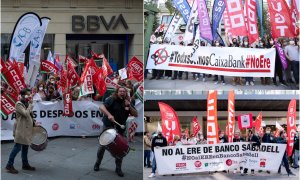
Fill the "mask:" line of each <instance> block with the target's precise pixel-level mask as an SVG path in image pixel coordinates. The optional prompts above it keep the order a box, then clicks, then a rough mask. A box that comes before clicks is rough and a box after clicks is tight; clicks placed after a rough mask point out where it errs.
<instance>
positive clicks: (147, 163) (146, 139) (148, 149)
mask: <svg viewBox="0 0 300 180" xmlns="http://www.w3.org/2000/svg"><path fill="white" fill-rule="evenodd" d="M150 153H151V138H150V134H149V132H145V133H144V167H146V166H147V167H148V168H150V167H151V164H150Z"/></svg>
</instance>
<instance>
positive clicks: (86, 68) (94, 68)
mask: <svg viewBox="0 0 300 180" xmlns="http://www.w3.org/2000/svg"><path fill="white" fill-rule="evenodd" d="M90 68H91V74H92V75H94V74H95V73H96V71H97V70H98V66H97V65H96V63H95V61H94V59H93V58H92V59H90V60H89V62H88V63H87V64H86V65H85V66H84V70H83V73H82V74H81V77H80V84H82V83H83V81H84V79H85V76H86V75H87V73H88V71H89V69H90Z"/></svg>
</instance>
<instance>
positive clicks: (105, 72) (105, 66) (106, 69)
mask: <svg viewBox="0 0 300 180" xmlns="http://www.w3.org/2000/svg"><path fill="white" fill-rule="evenodd" d="M102 70H103V75H104V77H107V76H109V75H111V74H112V73H113V70H112V69H111V67H110V65H109V63H108V61H107V59H106V58H105V57H103V61H102Z"/></svg>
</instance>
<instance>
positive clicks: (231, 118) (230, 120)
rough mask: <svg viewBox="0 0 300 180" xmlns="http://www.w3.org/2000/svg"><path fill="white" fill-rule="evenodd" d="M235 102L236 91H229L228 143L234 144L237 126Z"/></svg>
mask: <svg viewBox="0 0 300 180" xmlns="http://www.w3.org/2000/svg"><path fill="white" fill-rule="evenodd" d="M234 105H235V101H234V91H233V90H232V91H229V94H228V120H227V129H226V131H227V136H228V142H233V135H234V129H235V128H234V125H235V108H234Z"/></svg>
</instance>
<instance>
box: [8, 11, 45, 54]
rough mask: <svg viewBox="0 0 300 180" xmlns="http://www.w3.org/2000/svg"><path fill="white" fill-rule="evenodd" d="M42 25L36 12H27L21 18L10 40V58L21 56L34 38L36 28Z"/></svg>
mask: <svg viewBox="0 0 300 180" xmlns="http://www.w3.org/2000/svg"><path fill="white" fill-rule="evenodd" d="M41 25H42V23H41V20H40V18H39V17H38V15H37V14H35V13H26V14H24V15H22V16H21V17H20V18H19V20H18V21H17V23H16V26H15V29H14V32H13V36H12V39H11V42H10V49H9V58H10V59H11V60H12V59H18V58H19V56H20V55H21V54H22V53H23V52H24V51H25V49H26V47H27V46H28V44H29V43H30V41H31V40H32V36H33V34H34V31H35V29H36V28H38V27H40V26H41Z"/></svg>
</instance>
